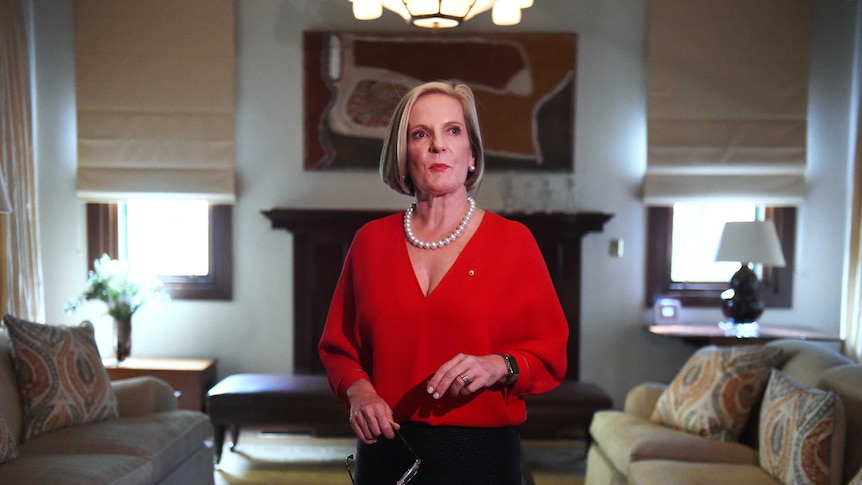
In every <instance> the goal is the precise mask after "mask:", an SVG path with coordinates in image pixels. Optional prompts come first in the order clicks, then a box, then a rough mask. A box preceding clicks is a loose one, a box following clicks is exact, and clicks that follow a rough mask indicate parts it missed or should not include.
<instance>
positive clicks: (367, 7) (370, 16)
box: [352, 0, 383, 20]
mask: <svg viewBox="0 0 862 485" xmlns="http://www.w3.org/2000/svg"><path fill="white" fill-rule="evenodd" d="M352 1H353V17H354V18H356V19H357V20H374V19H379V18H380V17H381V16H382V15H383V4H382V3H380V0H352Z"/></svg>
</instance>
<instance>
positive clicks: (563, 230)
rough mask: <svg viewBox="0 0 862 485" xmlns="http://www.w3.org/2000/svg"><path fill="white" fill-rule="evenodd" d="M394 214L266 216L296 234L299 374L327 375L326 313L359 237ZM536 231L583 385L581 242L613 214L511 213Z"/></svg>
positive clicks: (283, 212) (288, 212)
mask: <svg viewBox="0 0 862 485" xmlns="http://www.w3.org/2000/svg"><path fill="white" fill-rule="evenodd" d="M391 213H392V211H369V210H349V209H347V210H338V209H290V208H274V209H271V210H267V211H263V215H264V216H266V217H267V218H268V219H269V220H270V221H271V222H272V228H273V229H284V230H286V231H288V232H290V233H291V234H293V278H294V282H293V289H294V290H293V291H294V293H293V296H294V340H293V344H294V372H295V373H297V374H322V373H324V372H325V370H324V368H323V365H322V364H321V362H320V359H319V357H318V354H317V343H318V342H319V341H320V336H321V334H322V333H323V325H324V323H325V321H326V313H327V311H328V310H329V303H330V300H331V299H332V293H333V291H334V290H335V284H336V282H337V281H338V276H339V274H340V272H341V266H342V264H343V262H344V257H345V256H346V254H347V249H348V248H349V246H350V242H351V241H352V240H353V235H354V234H355V233H356V231H357V230H358V229H359V228H360V227H362V225H364V224H365V223H367V222H369V221H371V220H373V219H377V218H380V217H383V216H385V215H388V214H391ZM501 215H502V216H504V217H506V218H508V219H513V220H516V221H520V222H521V223H523V224H524V225H526V226H527V227H528V228H530V230H531V231H532V232H533V236H534V237H535V238H536V242H537V243H538V245H539V249H541V251H542V254H543V255H544V257H545V261H546V262H547V264H548V271H549V272H550V274H551V278H552V279H553V281H554V287H555V288H556V290H557V294H558V296H559V298H560V303H561V304H562V306H563V311H564V312H565V314H566V318H567V320H568V322H569V342H568V360H569V368H568V372H567V375H566V378H567V379H571V380H578V375H579V374H578V372H579V362H580V360H579V359H580V344H581V336H580V318H581V317H580V307H581V239H582V238H583V237H584V236H586V235H587V234H589V233H593V232H602V230H603V228H604V225H605V223H606V222H607V221H608V220H609V219H610V218H611V217H613V215H612V214H606V213H601V212H578V213H550V214H548V213H529V214H527V213H505V214H501Z"/></svg>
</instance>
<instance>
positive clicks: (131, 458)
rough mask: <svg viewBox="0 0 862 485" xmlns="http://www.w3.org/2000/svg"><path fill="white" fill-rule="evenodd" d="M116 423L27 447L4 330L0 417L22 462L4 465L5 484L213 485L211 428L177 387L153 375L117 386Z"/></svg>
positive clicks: (0, 471)
mask: <svg viewBox="0 0 862 485" xmlns="http://www.w3.org/2000/svg"><path fill="white" fill-rule="evenodd" d="M112 386H113V387H114V390H115V393H116V396H117V401H118V402H119V414H120V417H119V418H118V419H107V420H104V421H99V422H95V423H90V424H85V425H80V426H71V427H65V428H61V429H57V430H54V431H50V432H48V433H45V434H41V435H38V436H36V437H34V438H32V439H30V440H28V441H26V442H22V439H21V437H22V435H23V431H22V429H23V412H22V404H21V401H20V398H19V391H18V384H17V379H16V374H15V371H14V368H13V363H12V358H11V353H10V340H9V336H8V335H7V334H6V332H5V329H3V330H0V416H2V417H3V419H4V421H5V422H6V425H7V427H8V429H9V431H10V434H11V435H12V436H13V437H18V439H17V450H18V454H19V456H18V457H17V458H14V459H12V460H11V461H8V462H6V463H3V464H0V484H9V485H12V484H14V485H42V484H44V485H67V484H68V485H83V484H87V485H94V484H129V485H143V484H166V485H167V484H177V485H197V484H212V483H213V481H214V480H213V459H212V450H211V449H210V447H209V446H208V444H207V442H208V440H209V439H211V435H212V426H211V425H210V423H209V419H208V417H207V416H206V414H204V413H201V412H196V411H186V410H178V409H177V399H176V397H175V395H174V391H173V389H171V387H170V386H169V385H168V384H167V383H166V382H164V381H162V380H159V379H156V378H154V377H138V378H134V379H126V380H122V381H113V382H112Z"/></svg>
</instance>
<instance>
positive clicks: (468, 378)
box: [461, 374, 470, 386]
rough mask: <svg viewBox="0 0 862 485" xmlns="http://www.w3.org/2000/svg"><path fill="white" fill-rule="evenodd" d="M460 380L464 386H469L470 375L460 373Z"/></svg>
mask: <svg viewBox="0 0 862 485" xmlns="http://www.w3.org/2000/svg"><path fill="white" fill-rule="evenodd" d="M461 380H462V381H464V385H465V386H469V385H470V376H468V375H467V374H462V375H461Z"/></svg>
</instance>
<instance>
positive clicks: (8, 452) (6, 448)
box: [0, 416, 18, 463]
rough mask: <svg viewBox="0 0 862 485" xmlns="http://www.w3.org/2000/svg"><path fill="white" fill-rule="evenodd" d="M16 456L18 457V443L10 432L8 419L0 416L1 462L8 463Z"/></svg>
mask: <svg viewBox="0 0 862 485" xmlns="http://www.w3.org/2000/svg"><path fill="white" fill-rule="evenodd" d="M15 458H18V444H17V443H16V442H15V437H13V436H12V433H10V432H9V428H8V427H7V426H6V420H5V419H3V416H0V463H6V462H7V461H9V460H14V459H15Z"/></svg>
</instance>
